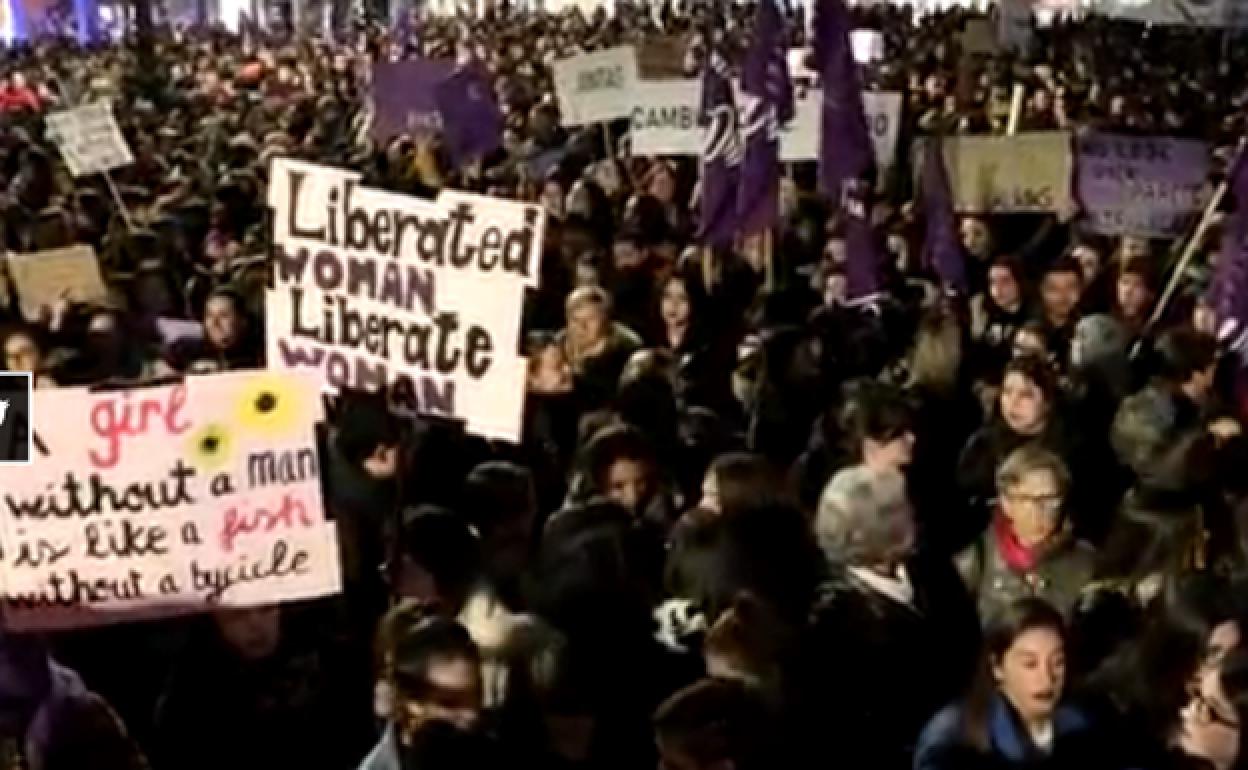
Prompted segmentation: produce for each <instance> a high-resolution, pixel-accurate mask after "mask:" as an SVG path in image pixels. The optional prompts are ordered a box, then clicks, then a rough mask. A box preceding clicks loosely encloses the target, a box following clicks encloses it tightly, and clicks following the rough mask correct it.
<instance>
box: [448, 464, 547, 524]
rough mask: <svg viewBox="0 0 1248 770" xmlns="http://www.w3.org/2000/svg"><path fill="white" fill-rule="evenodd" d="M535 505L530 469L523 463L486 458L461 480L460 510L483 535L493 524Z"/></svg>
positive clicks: (531, 508)
mask: <svg viewBox="0 0 1248 770" xmlns="http://www.w3.org/2000/svg"><path fill="white" fill-rule="evenodd" d="M536 508H537V497H536V492H535V490H534V488H533V473H532V472H531V471H529V469H528V468H525V467H523V466H520V465H516V464H515V463H509V462H486V463H482V464H480V465H478V466H477V467H475V468H473V469H472V472H471V473H469V474H468V478H467V479H465V480H464V507H463V510H464V512H465V513H467V515H468V518H469V520H470V521H472V523H473V524H474V525H476V527H477V529H478V530H480V531H481V533H482V534H483V535H484V534H485V532H486V531H487V530H489V529H490V528H491V527H493V526H494V525H496V524H498V523H500V522H504V521H508V520H511V519H514V518H516V517H518V516H521V515H529V514H531V513H533V511H534V510H535V509H536Z"/></svg>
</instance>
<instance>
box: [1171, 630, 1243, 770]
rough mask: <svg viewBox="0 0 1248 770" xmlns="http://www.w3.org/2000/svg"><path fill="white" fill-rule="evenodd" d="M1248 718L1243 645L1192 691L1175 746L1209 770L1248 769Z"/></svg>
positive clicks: (1181, 716) (1193, 764)
mask: <svg viewBox="0 0 1248 770" xmlns="http://www.w3.org/2000/svg"><path fill="white" fill-rule="evenodd" d="M1245 719H1248V649H1245V648H1244V647H1243V646H1242V645H1241V646H1240V647H1239V648H1238V649H1236V650H1235V651H1233V652H1232V653H1230V654H1229V655H1227V657H1226V658H1225V659H1224V660H1223V661H1222V665H1221V666H1218V667H1217V668H1209V669H1207V670H1205V672H1204V673H1203V674H1202V675H1201V677H1200V681H1199V682H1197V683H1195V684H1194V685H1193V688H1192V694H1191V698H1190V699H1189V701H1188V703H1187V706H1185V707H1184V709H1183V711H1182V713H1181V715H1180V724H1179V729H1178V732H1177V735H1175V738H1174V744H1175V746H1176V747H1177V748H1178V749H1179V750H1180V751H1181V752H1182V753H1183V755H1184V756H1185V758H1187V759H1190V760H1193V761H1192V762H1191V763H1190V764H1181V763H1180V764H1178V765H1177V766H1178V767H1184V768H1186V767H1189V766H1190V767H1207V768H1210V770H1242V769H1243V768H1248V750H1246V749H1245V748H1244V745H1243V741H1242V725H1243V724H1244V720H1245Z"/></svg>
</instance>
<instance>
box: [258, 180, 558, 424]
mask: <svg viewBox="0 0 1248 770" xmlns="http://www.w3.org/2000/svg"><path fill="white" fill-rule="evenodd" d="M271 179H272V181H271V183H270V186H269V199H268V200H269V205H270V206H271V207H272V208H273V213H274V232H273V243H274V251H275V257H276V258H275V262H276V264H275V273H276V275H275V276H274V288H273V289H271V290H270V291H269V293H268V296H267V302H266V304H267V312H266V317H267V323H268V334H267V338H268V355H269V358H268V360H269V365H270V366H276V367H281V368H295V369H301V368H311V369H315V370H316V371H317V372H319V374H320V376H321V378H322V382H323V384H324V385H325V386H326V387H327V388H328V389H330V390H336V389H339V388H343V387H352V388H357V389H362V390H377V389H378V388H380V387H381V386H384V385H392V386H393V388H392V389H391V391H390V392H391V395H392V396H393V397H394V398H396V399H397V402H398V403H397V404H396V406H398V407H400V408H402V409H403V410H404V411H410V412H416V413H421V414H430V415H436V416H442V417H448V418H453V419H460V420H464V421H466V422H467V424H468V429H469V430H471V431H474V432H476V433H479V434H481V435H483V436H488V437H491V438H503V439H509V440H513V441H516V440H519V437H520V427H521V417H522V413H523V408H524V383H525V376H526V373H527V363H526V361H525V359H524V358H523V357H522V356H520V355H519V354H518V353H517V352H516V351H517V348H518V344H519V339H520V319H521V314H522V310H523V305H524V291H525V289H526V288H534V287H536V286H537V284H538V279H539V273H540V271H539V261H540V256H541V250H542V238H543V231H544V228H545V218H544V215H543V213H542V210H541V208H540V207H538V206H533V205H527V204H520V203H515V202H512V201H505V200H501V199H496V198H488V197H485V196H481V195H470V194H468V193H462V192H457V191H453V190H444V191H443V192H442V194H441V195H440V196H439V197H438V198H437V200H426V199H423V198H415V197H411V196H406V195H399V194H396V193H391V192H386V191H383V190H377V189H372V188H369V187H365V186H363V184H362V183H361V181H360V175H359V174H358V173H355V172H351V171H345V170H343V169H337V168H330V167H326V166H317V165H313V164H310V163H302V162H298V161H294V160H289V159H276V160H275V161H274V163H273V169H272V178H271Z"/></svg>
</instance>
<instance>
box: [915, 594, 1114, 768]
mask: <svg viewBox="0 0 1248 770" xmlns="http://www.w3.org/2000/svg"><path fill="white" fill-rule="evenodd" d="M1065 685H1066V627H1065V622H1064V621H1063V619H1062V614H1061V613H1060V612H1058V611H1057V610H1056V609H1055V608H1054V607H1052V606H1051V605H1049V604H1048V603H1046V602H1044V601H1042V600H1040V599H1020V600H1019V601H1017V602H1014V603H1012V604H1010V605H1008V606H1006V607H1005V608H1004V609H1003V610H1002V612H1001V613H1000V614H999V615H996V616H994V617H993V619H992V620H991V621H990V622H989V624H988V627H987V629H986V631H985V633H984V646H983V655H982V658H981V664H980V671H979V674H978V675H977V676H976V678H975V681H974V683H973V684H972V686H971V689H970V692H969V693H968V694H967V696H966V698H965V699H964V700H963V701H962V702H960V703H958V704H955V705H952V706H949V707H948V708H946V709H944V710H943V711H941V712H940V713H938V714H937V715H936V716H935V718H933V719H932V721H931V722H929V723H928V725H927V727H926V728H925V729H924V730H923V733H922V735H921V736H920V737H919V743H918V748H917V750H916V751H915V758H914V768H915V770H968V768H988V767H991V768H1003V769H1006V768H1023V767H1027V768H1034V767H1046V768H1047V767H1053V768H1062V770H1084V769H1086V770H1093V768H1095V769H1096V770H1103V769H1104V768H1107V767H1112V765H1107V764H1105V762H1104V761H1105V759H1106V757H1105V755H1104V753H1103V751H1102V749H1103V746H1102V745H1101V743H1100V741H1099V740H1098V736H1097V733H1096V731H1095V730H1094V729H1093V727H1092V724H1091V722H1090V720H1089V719H1088V717H1087V715H1086V714H1084V712H1083V711H1081V710H1080V709H1078V708H1076V707H1075V706H1073V705H1070V704H1069V703H1067V702H1065V701H1064V700H1063V692H1064V690H1065Z"/></svg>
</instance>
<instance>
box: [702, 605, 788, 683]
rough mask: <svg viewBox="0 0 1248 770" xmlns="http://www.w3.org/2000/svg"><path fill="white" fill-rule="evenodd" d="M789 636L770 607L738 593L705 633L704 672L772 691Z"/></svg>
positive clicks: (780, 668)
mask: <svg viewBox="0 0 1248 770" xmlns="http://www.w3.org/2000/svg"><path fill="white" fill-rule="evenodd" d="M792 641H793V640H792V635H791V634H790V633H789V632H788V628H787V626H786V624H785V622H784V621H783V620H781V619H780V618H779V617H778V616H777V614H776V612H775V610H774V609H772V608H771V607H770V606H768V605H767V603H766V602H764V601H763V600H761V599H759V598H758V597H757V596H755V595H754V594H751V593H748V592H742V593H741V594H740V595H738V596H737V597H736V599H734V600H733V602H732V605H731V606H730V607H728V609H726V610H724V611H723V612H722V613H721V614H720V616H719V618H718V619H717V620H716V621H715V623H714V624H713V625H712V626H711V628H710V629H709V630H708V631H707V633H706V639H705V640H704V641H703V643H702V655H703V658H704V659H705V662H706V672H707V674H708V675H710V676H712V677H714V678H716V679H736V680H738V681H741V682H744V683H745V684H747V685H750V686H751V687H758V688H761V689H763V690H766V691H771V692H773V693H774V692H775V691H776V688H778V687H780V686H781V682H780V678H781V670H782V669H783V668H784V665H785V656H786V654H787V653H788V652H789V651H790V644H791V643H792Z"/></svg>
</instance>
